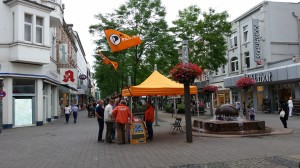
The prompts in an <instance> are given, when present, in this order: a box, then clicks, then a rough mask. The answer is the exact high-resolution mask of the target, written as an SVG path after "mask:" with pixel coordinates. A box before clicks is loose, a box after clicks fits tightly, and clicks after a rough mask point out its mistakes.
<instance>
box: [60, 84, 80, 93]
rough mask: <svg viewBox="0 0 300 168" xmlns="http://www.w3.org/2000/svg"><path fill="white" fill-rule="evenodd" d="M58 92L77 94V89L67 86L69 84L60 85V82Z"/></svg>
mask: <svg viewBox="0 0 300 168" xmlns="http://www.w3.org/2000/svg"><path fill="white" fill-rule="evenodd" d="M58 89H59V92H62V93H71V94H77V89H75V88H73V87H71V86H69V85H62V84H60V85H59V87H58Z"/></svg>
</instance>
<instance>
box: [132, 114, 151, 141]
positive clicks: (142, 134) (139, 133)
mask: <svg viewBox="0 0 300 168" xmlns="http://www.w3.org/2000/svg"><path fill="white" fill-rule="evenodd" d="M146 132H147V129H146V127H145V124H144V122H143V121H142V120H141V119H136V118H135V119H134V121H132V124H131V127H130V135H131V138H130V143H131V144H141V143H146V138H147V137H146V135H147V134H146Z"/></svg>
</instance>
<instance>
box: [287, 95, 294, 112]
mask: <svg viewBox="0 0 300 168" xmlns="http://www.w3.org/2000/svg"><path fill="white" fill-rule="evenodd" d="M287 103H288V106H289V116H290V117H292V114H293V100H292V97H290V99H289V100H288V102H287Z"/></svg>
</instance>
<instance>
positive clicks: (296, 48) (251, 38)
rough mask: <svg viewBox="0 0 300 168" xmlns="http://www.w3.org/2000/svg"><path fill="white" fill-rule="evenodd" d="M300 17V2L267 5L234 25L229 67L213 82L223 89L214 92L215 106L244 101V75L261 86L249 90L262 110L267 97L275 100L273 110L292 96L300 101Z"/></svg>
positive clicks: (257, 85) (229, 41)
mask: <svg viewBox="0 0 300 168" xmlns="http://www.w3.org/2000/svg"><path fill="white" fill-rule="evenodd" d="M299 16H300V4H299V3H283V2H271V1H263V2H261V3H260V4H258V5H257V6H255V7H253V8H252V9H250V10H249V11H247V12H246V13H244V14H242V15H241V16H240V17H238V18H236V19H235V20H234V21H232V31H233V33H232V35H231V36H230V37H228V55H227V57H228V64H227V65H224V66H222V67H220V68H219V70H218V71H217V72H215V73H214V74H213V75H212V77H211V80H210V82H211V83H213V84H214V85H217V86H218V87H219V88H220V89H219V91H218V92H217V93H215V94H214V106H215V107H217V105H220V104H224V103H234V102H235V101H236V100H237V99H239V100H240V101H241V102H242V101H244V100H245V94H243V93H242V94H241V90H240V89H239V88H237V86H236V81H237V80H238V79H239V78H240V77H242V76H245V75H247V76H250V77H252V78H253V79H255V80H256V82H257V84H256V85H255V86H254V87H253V88H252V89H251V90H250V91H249V92H248V95H249V100H250V101H251V103H252V104H253V105H254V108H255V109H257V110H263V108H262V107H263V106H262V105H263V100H264V99H268V100H269V101H270V102H271V106H270V107H271V111H277V110H278V108H279V107H280V104H281V103H282V102H284V101H287V99H288V98H289V97H290V96H292V97H293V98H296V99H300V89H299V81H300V63H297V60H298V58H299V55H300V29H299V26H300V25H299ZM296 99H295V101H296Z"/></svg>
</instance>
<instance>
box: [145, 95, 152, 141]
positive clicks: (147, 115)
mask: <svg viewBox="0 0 300 168" xmlns="http://www.w3.org/2000/svg"><path fill="white" fill-rule="evenodd" d="M146 108H147V109H146V112H145V121H146V127H147V132H148V137H147V140H149V141H152V140H153V127H152V125H153V122H154V106H153V105H152V103H151V101H147V103H146Z"/></svg>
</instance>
